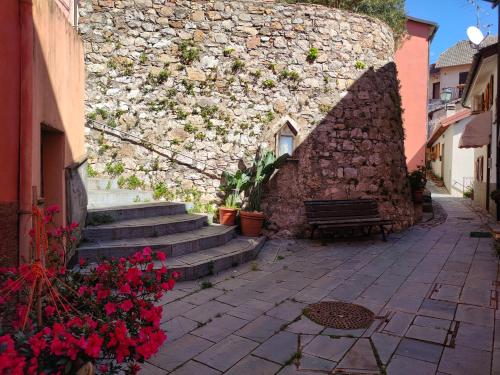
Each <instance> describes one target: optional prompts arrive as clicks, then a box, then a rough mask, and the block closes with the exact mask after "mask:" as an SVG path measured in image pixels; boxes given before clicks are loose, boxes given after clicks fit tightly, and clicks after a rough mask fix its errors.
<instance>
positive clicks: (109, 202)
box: [87, 189, 154, 209]
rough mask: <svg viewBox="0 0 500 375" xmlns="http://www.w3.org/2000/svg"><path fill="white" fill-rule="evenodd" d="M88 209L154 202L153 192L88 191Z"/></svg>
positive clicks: (122, 190)
mask: <svg viewBox="0 0 500 375" xmlns="http://www.w3.org/2000/svg"><path fill="white" fill-rule="evenodd" d="M87 199H88V203H87V208H89V209H93V208H105V207H116V206H124V205H131V204H135V203H144V202H153V201H154V199H153V192H152V191H147V190H126V189H111V190H87Z"/></svg>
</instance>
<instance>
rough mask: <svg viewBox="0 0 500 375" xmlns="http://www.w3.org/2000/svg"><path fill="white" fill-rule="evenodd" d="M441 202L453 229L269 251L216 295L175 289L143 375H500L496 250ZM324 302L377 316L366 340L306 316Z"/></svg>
mask: <svg viewBox="0 0 500 375" xmlns="http://www.w3.org/2000/svg"><path fill="white" fill-rule="evenodd" d="M438 199H439V201H440V204H441V205H442V207H443V209H446V210H447V212H448V220H447V221H445V222H443V223H440V224H435V225H433V226H426V227H424V226H416V227H413V228H411V229H410V230H407V231H405V232H402V233H400V234H397V235H391V236H390V238H389V241H388V242H387V243H383V242H381V241H378V240H372V239H369V240H360V241H357V240H356V241H349V242H347V241H343V242H342V241H336V242H335V243H332V244H329V245H328V246H320V245H319V243H317V242H312V241H308V240H271V241H268V242H267V244H266V245H265V247H264V248H263V249H262V251H261V253H260V255H259V257H258V259H257V260H256V261H255V263H252V264H246V265H242V266H240V267H236V268H233V269H231V270H229V271H226V272H221V273H218V274H216V275H213V276H209V277H207V278H205V279H204V280H206V281H210V282H211V283H212V284H213V288H210V289H205V290H200V282H179V283H178V284H177V285H176V288H175V291H174V292H173V293H171V294H170V296H167V297H166V298H164V299H162V301H161V303H162V304H166V305H165V312H164V315H163V318H162V326H163V327H166V328H167V329H168V330H169V332H168V334H169V340H167V342H166V344H165V345H164V346H163V347H162V348H161V350H160V352H159V353H158V354H157V355H156V356H155V357H154V358H152V359H151V361H150V363H149V364H148V365H149V367H147V369H150V370H151V373H152V374H161V373H167V372H171V371H174V372H173V374H175V375H179V374H181V375H182V374H190V373H195V374H205V373H206V374H208V375H213V374H220V373H223V372H226V373H230V374H246V373H249V374H260V373H263V374H267V373H269V374H272V373H278V374H281V375H283V374H285V375H287V374H301V375H312V374H318V373H342V371H344V373H345V372H346V371H348V372H349V373H353V374H359V373H363V374H377V373H379V372H380V373H383V371H386V373H387V374H397V375H407V374H408V375H412V374H423V375H426V374H433V375H434V374H436V375H437V374H440V375H455V374H468V375H475V374H478V375H482V374H483V373H484V374H490V367H492V370H493V371H492V372H491V373H492V374H496V373H499V371H500V329H498V326H497V323H499V322H500V312H495V310H494V309H492V308H491V307H490V303H491V298H490V297H491V291H492V290H495V289H500V288H498V287H497V286H496V285H498V284H496V282H497V274H496V270H497V267H498V261H497V258H496V256H495V253H494V251H493V250H492V247H491V240H489V239H473V238H470V237H469V233H470V232H471V231H478V230H481V231H484V228H482V225H483V224H482V221H481V220H479V218H478V217H476V216H475V213H474V212H473V211H470V209H469V208H468V207H467V206H466V203H465V201H463V200H462V199H455V198H453V199H452V198H447V197H444V198H438ZM466 217H467V219H460V218H466ZM278 256H283V257H284V259H281V258H279V259H278ZM327 300H341V301H345V302H348V301H354V302H355V303H357V304H360V305H362V306H365V307H367V308H369V309H371V310H372V311H373V312H374V313H375V314H377V315H380V316H379V317H377V319H376V320H375V321H374V323H373V324H372V325H371V326H370V327H369V328H368V329H359V330H338V329H332V328H326V327H322V326H319V325H317V324H316V323H314V322H311V321H310V320H309V319H307V318H306V317H304V316H302V315H301V314H302V310H303V307H305V306H306V305H308V304H310V303H315V302H319V301H327ZM495 319H497V320H495ZM495 328H496V329H495ZM454 330H456V337H455V341H454V344H455V347H453V345H452V344H450V340H449V339H450V337H451V334H452V333H453V332H454ZM494 332H496V334H494ZM445 340H447V341H446V345H447V346H445V345H443V343H444V341H445ZM437 343H440V344H437ZM450 345H451V347H450ZM378 366H383V367H384V368H382V369H380V370H379V369H378ZM499 375H500V374H499Z"/></svg>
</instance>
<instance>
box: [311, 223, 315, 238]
mask: <svg viewBox="0 0 500 375" xmlns="http://www.w3.org/2000/svg"><path fill="white" fill-rule="evenodd" d="M314 232H316V225H313V227H312V230H311V240H314Z"/></svg>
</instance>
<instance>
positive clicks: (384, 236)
mask: <svg viewBox="0 0 500 375" xmlns="http://www.w3.org/2000/svg"><path fill="white" fill-rule="evenodd" d="M380 232H382V241H384V242H387V237H386V235H385V230H384V226H383V225H381V226H380Z"/></svg>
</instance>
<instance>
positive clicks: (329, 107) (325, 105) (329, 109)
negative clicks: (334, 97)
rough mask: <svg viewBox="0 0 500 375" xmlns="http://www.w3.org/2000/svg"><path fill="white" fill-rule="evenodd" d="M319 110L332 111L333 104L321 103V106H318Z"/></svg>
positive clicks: (323, 111) (322, 111)
mask: <svg viewBox="0 0 500 375" xmlns="http://www.w3.org/2000/svg"><path fill="white" fill-rule="evenodd" d="M318 108H319V110H320V112H321V113H328V112H330V111H331V109H332V106H331V105H328V104H323V103H321V104H320V105H319V106H318Z"/></svg>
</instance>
